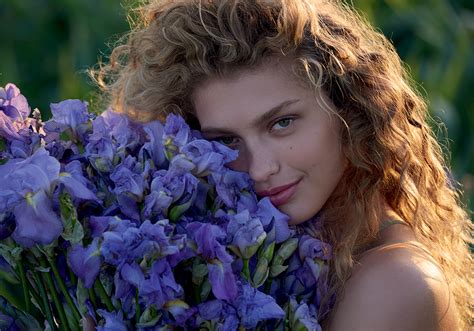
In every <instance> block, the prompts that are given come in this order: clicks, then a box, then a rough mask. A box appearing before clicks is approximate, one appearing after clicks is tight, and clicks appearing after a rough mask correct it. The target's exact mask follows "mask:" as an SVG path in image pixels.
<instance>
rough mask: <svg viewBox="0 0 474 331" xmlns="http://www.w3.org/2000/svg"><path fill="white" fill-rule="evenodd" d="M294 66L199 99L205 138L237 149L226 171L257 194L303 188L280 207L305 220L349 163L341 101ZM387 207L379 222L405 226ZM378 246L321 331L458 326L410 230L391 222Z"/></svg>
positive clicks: (230, 82)
mask: <svg viewBox="0 0 474 331" xmlns="http://www.w3.org/2000/svg"><path fill="white" fill-rule="evenodd" d="M289 67H290V64H289V63H283V64H282V63H280V64H279V63H276V64H275V63H273V65H266V66H261V67H257V68H253V69H252V70H245V71H241V72H238V73H237V74H236V75H234V76H232V77H225V78H212V79H209V80H208V81H206V82H204V84H201V85H200V86H199V87H197V88H196V89H195V90H194V93H193V95H192V101H193V104H194V107H195V115H196V117H197V119H198V121H199V123H200V126H201V131H202V132H203V135H204V137H205V138H207V139H210V140H217V141H219V142H221V143H223V144H225V145H227V146H229V147H231V148H234V149H237V150H238V151H239V158H238V159H237V160H236V161H234V162H233V163H232V164H230V165H229V166H230V167H231V168H234V169H236V170H239V171H245V172H248V173H249V174H250V177H251V178H252V179H253V181H254V187H255V190H256V191H257V192H262V191H265V190H269V189H272V188H275V187H281V186H282V185H287V184H290V183H296V184H295V189H294V192H293V194H292V195H291V197H290V198H289V199H287V200H285V201H284V203H282V204H280V205H279V206H278V208H279V209H280V210H281V211H282V212H284V213H286V214H288V215H289V216H290V218H291V220H290V224H300V223H303V222H305V221H306V220H308V219H310V218H311V217H312V216H314V215H315V214H316V213H317V212H319V211H320V210H321V209H322V208H324V205H325V203H326V202H327V201H328V198H329V197H330V196H331V194H332V192H333V191H334V189H335V188H336V186H337V184H338V183H339V181H340V179H341V177H342V175H343V172H344V169H345V167H346V166H347V161H346V159H345V158H344V155H343V152H342V148H341V143H340V132H341V131H340V130H341V125H340V121H339V120H338V119H337V117H335V115H333V112H332V111H334V110H335V108H334V105H333V104H332V102H331V101H330V100H328V98H327V97H326V96H325V94H324V93H323V92H322V91H316V92H314V91H311V90H309V89H308V88H306V87H304V86H303V85H302V84H300V83H298V82H297V81H296V80H295V79H293V78H292V74H291V72H289V71H288V69H287V68H289ZM380 201H381V202H380V203H381V204H382V206H383V207H382V208H381V210H382V214H381V215H380V219H381V220H387V219H399V220H401V218H400V217H399V215H397V214H396V213H395V212H394V211H393V210H392V209H391V208H390V207H388V205H386V204H385V203H384V201H383V199H381V200H380ZM382 223H383V222H382ZM374 246H375V247H374V248H372V249H370V250H368V251H366V252H365V253H363V254H361V255H360V256H358V257H356V262H357V263H356V267H355V268H354V270H353V273H352V276H351V278H350V279H349V280H348V281H347V283H346V284H345V287H344V293H343V295H342V296H341V297H339V298H338V302H337V304H336V306H335V307H334V309H333V310H332V313H331V316H329V317H328V318H327V319H326V320H325V321H324V323H323V329H324V330H457V325H456V322H455V311H454V304H452V302H453V298H452V297H451V294H450V291H449V287H448V285H447V283H446V281H445V279H444V276H443V274H442V272H441V271H440V269H439V268H438V267H437V266H436V264H435V263H434V262H433V260H432V259H431V258H430V256H429V254H428V253H427V252H426V251H424V250H423V249H422V248H421V244H419V243H418V242H417V241H416V239H415V236H414V234H413V232H412V230H411V229H410V228H409V227H408V226H406V225H393V226H390V227H388V228H387V229H385V230H384V231H383V232H381V233H380V236H379V238H378V240H377V242H376V243H375V245H374Z"/></svg>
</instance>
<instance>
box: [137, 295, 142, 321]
mask: <svg viewBox="0 0 474 331" xmlns="http://www.w3.org/2000/svg"><path fill="white" fill-rule="evenodd" d="M141 314H142V313H141V311H140V302H138V288H137V291H136V293H135V321H136V323H137V324H138V323H140V315H141Z"/></svg>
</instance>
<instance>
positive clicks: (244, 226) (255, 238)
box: [227, 210, 266, 259]
mask: <svg viewBox="0 0 474 331" xmlns="http://www.w3.org/2000/svg"><path fill="white" fill-rule="evenodd" d="M227 235H228V236H229V238H230V240H231V245H232V246H233V247H235V248H236V249H237V251H238V253H239V255H240V256H242V257H243V258H246V259H248V258H250V257H252V256H253V255H254V254H255V252H256V251H257V249H258V247H259V246H260V245H261V244H262V242H263V241H264V240H265V237H266V233H265V231H264V230H263V226H262V222H261V221H260V219H259V218H257V217H251V215H250V213H249V212H248V210H244V211H242V212H240V213H238V214H235V215H233V216H232V220H231V221H230V222H229V223H228V224H227Z"/></svg>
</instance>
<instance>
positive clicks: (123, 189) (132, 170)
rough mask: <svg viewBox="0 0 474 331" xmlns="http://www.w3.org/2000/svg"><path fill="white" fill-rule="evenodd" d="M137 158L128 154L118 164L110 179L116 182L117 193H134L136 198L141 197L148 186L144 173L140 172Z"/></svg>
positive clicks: (115, 189) (115, 190)
mask: <svg viewBox="0 0 474 331" xmlns="http://www.w3.org/2000/svg"><path fill="white" fill-rule="evenodd" d="M136 165H137V163H136V160H135V158H133V157H132V156H127V158H126V159H125V160H124V161H123V162H122V163H121V164H120V165H118V166H117V167H116V168H115V170H114V171H113V172H112V174H111V175H110V179H111V180H112V181H113V182H114V184H115V188H114V190H113V191H114V192H115V194H117V195H119V194H127V195H133V196H134V197H135V198H136V199H140V198H141V196H142V195H143V191H144V190H145V188H146V183H145V180H144V178H143V177H142V174H141V173H139V172H138V169H137V167H136Z"/></svg>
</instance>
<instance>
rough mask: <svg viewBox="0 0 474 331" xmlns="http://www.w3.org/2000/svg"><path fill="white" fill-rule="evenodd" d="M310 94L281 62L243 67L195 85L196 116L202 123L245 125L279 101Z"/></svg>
mask: <svg viewBox="0 0 474 331" xmlns="http://www.w3.org/2000/svg"><path fill="white" fill-rule="evenodd" d="M308 93H311V90H309V89H306V88H303V87H302V84H301V83H299V82H297V80H296V78H294V76H293V74H292V73H291V70H289V69H288V68H285V67H283V66H281V65H278V66H273V67H272V66H270V65H266V66H261V67H258V68H255V69H246V70H244V71H241V72H238V73H237V74H236V75H232V76H231V77H229V78H227V77H224V78H212V79H209V80H207V81H205V82H204V83H203V84H202V85H200V86H198V87H197V88H195V91H194V93H193V95H192V102H193V105H194V111H195V115H196V117H197V118H198V120H199V122H200V124H201V126H206V125H209V126H230V127H232V126H235V125H238V124H245V122H247V121H248V122H250V121H252V120H253V119H254V118H256V117H258V116H260V115H261V114H263V113H265V112H267V111H268V110H270V109H272V108H273V107H275V106H276V105H279V104H281V103H282V102H285V101H288V100H293V99H298V98H302V97H304V96H306V95H307V94H308Z"/></svg>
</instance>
